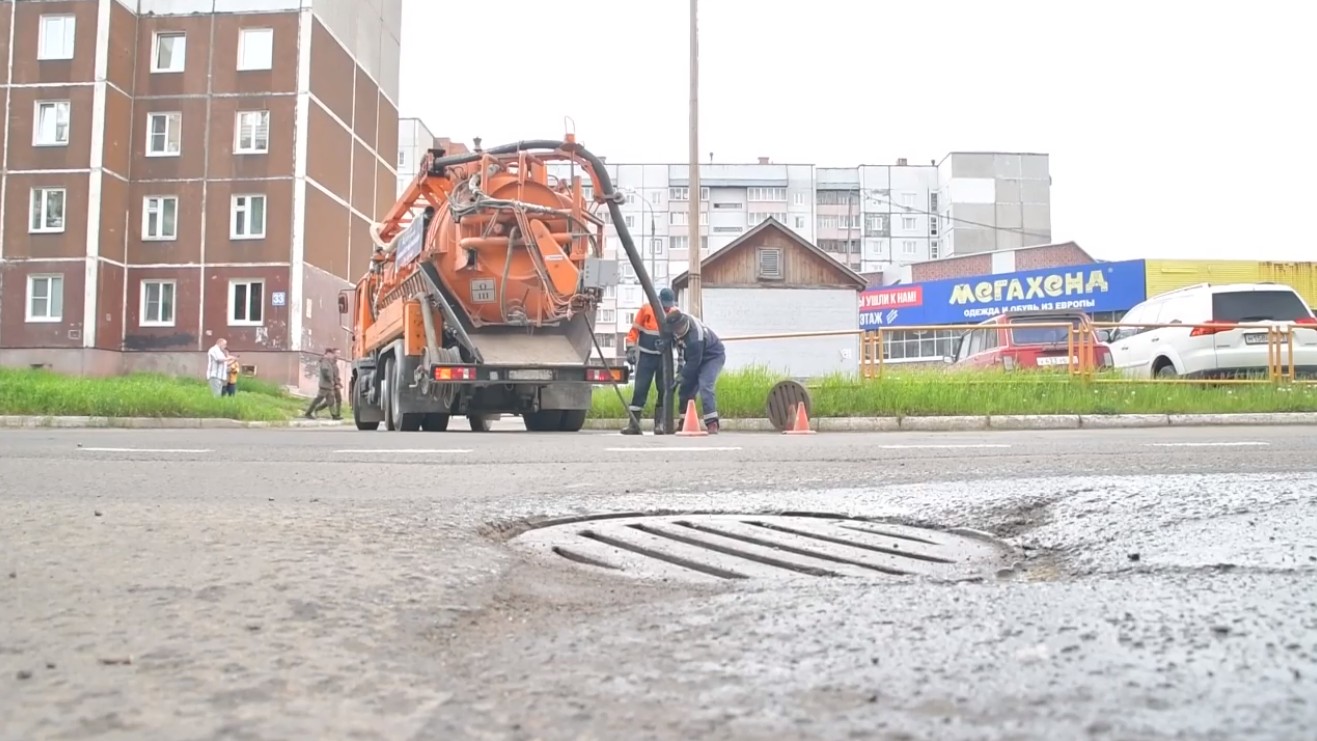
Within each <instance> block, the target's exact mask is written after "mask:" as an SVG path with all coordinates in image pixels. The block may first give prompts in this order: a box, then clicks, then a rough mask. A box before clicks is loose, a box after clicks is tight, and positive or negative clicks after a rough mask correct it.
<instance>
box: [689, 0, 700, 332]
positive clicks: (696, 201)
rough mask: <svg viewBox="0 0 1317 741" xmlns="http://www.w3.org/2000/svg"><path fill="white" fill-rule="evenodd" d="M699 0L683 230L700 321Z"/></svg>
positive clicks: (694, 14)
mask: <svg viewBox="0 0 1317 741" xmlns="http://www.w3.org/2000/svg"><path fill="white" fill-rule="evenodd" d="M698 18H699V0H691V17H690V36H691V38H690V73H691V81H690V84H691V101H690V106H691V107H690V155H689V159H690V177H689V181H690V215H689V217H688V219H689V220H690V225H689V226H688V227H686V230H687V232H688V233H689V234H690V236H689V237H688V240H687V241H688V242H689V243H690V269H689V271H688V272H687V278H688V281H687V284H686V285H687V286H688V288H687V290H688V291H689V292H690V298H689V300H688V301H687V310H688V311H689V312H690V314H691V316H694V317H695V318H697V319H698V318H701V310H702V308H703V302H702V301H701V298H700V292H701V288H702V281H701V280H700V259H701V257H702V255H701V254H700V247H701V246H702V243H703V241H704V240H703V239H702V234H701V230H700V33H699V24H698Z"/></svg>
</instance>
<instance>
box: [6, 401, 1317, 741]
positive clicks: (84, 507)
mask: <svg viewBox="0 0 1317 741" xmlns="http://www.w3.org/2000/svg"><path fill="white" fill-rule="evenodd" d="M502 427H508V425H502ZM380 451H387V452H380ZM0 482H3V483H0V626H2V628H0V738H4V739H25V740H26V739H44V738H59V739H80V738H97V739H102V738H104V739H141V738H152V739H157V738H159V739H220V738H225V739H229V738H231V739H289V738H316V739H413V738H415V739H444V740H447V739H528V740H529V739H628V740H629V739H704V738H709V739H774V740H775V741H776V740H780V739H816V738H817V739H845V738H864V739H917V738H938V739H1071V738H1074V739H1080V738H1103V739H1106V738H1110V739H1162V738H1193V739H1218V738H1219V739H1239V738H1249V739H1297V738H1310V737H1311V733H1312V728H1313V727H1314V724H1317V578H1315V577H1317V435H1314V434H1313V431H1312V430H1311V429H1310V428H1301V427H1290V428H1262V427H1252V428H1249V427H1243V428H1220V429H1210V428H1182V429H1156V430H1109V431H1096V430H1092V431H1049V432H1032V433H1023V432H1021V433H1011V432H987V433H964V434H962V433H930V434H898V433H880V434H831V435H829V434H819V435H814V436H810V437H790V436H781V435H765V434H751V433H746V434H735V433H727V434H723V435H720V436H718V437H713V438H702V439H682V438H653V437H648V436H647V437H644V438H625V437H622V436H619V435H617V434H610V433H581V434H578V435H554V434H529V433H525V432H520V431H516V432H504V431H495V432H493V433H489V434H483V435H481V434H474V433H469V432H451V433H415V434H396V433H377V434H366V433H358V432H355V431H350V430H336V429H327V430H222V431H221V430H215V431H202V430H136V431H128V430H18V431H0ZM660 510H662V511H687V510H699V511H726V512H755V513H770V512H778V511H793V510H795V511H815V512H829V513H837V514H843V515H848V516H854V517H873V518H881V519H888V520H892V521H898V522H903V523H908V524H933V525H939V526H946V527H972V528H977V529H981V530H986V531H988V532H991V533H994V534H996V535H998V536H1000V537H1002V538H1004V539H1006V540H1007V541H1008V542H1010V543H1011V544H1012V545H1014V546H1015V547H1016V548H1017V549H1019V553H1020V554H1021V555H1020V558H1019V562H1018V563H1017V564H1016V567H1015V568H1014V569H1008V570H1004V571H1002V572H999V573H998V574H995V575H994V576H993V577H992V578H990V579H985V580H982V581H978V582H969V583H956V584H934V583H928V582H922V581H919V580H902V579H893V580H891V581H890V582H887V581H883V580H854V579H803V580H802V579H796V580H793V581H790V582H782V583H777V582H771V581H762V580H748V581H741V582H737V583H730V582H729V583H717V584H713V585H696V584H684V583H663V582H647V581H638V580H635V579H631V578H626V577H618V576H615V575H612V574H608V573H601V572H598V571H595V570H592V569H588V568H585V567H580V566H575V565H571V564H568V563H566V562H558V561H549V560H534V559H531V558H528V557H527V556H526V555H525V554H524V553H522V552H520V551H518V550H515V549H511V548H509V547H508V546H507V545H506V543H504V542H503V541H504V539H505V538H507V537H509V536H511V535H512V534H514V533H516V532H518V530H519V528H521V527H523V526H524V523H525V522H526V521H528V520H535V519H541V518H551V517H562V516H573V515H585V514H592V513H622V512H649V511H660Z"/></svg>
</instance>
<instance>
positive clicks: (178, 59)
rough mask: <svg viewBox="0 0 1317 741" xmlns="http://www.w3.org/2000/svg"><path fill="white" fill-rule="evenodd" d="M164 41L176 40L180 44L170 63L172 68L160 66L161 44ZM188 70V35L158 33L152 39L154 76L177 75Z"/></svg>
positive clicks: (180, 32) (177, 44)
mask: <svg viewBox="0 0 1317 741" xmlns="http://www.w3.org/2000/svg"><path fill="white" fill-rule="evenodd" d="M163 39H175V40H177V41H179V42H180V43H176V44H175V45H174V46H175V47H176V48H175V49H174V52H176V54H175V56H174V57H172V58H171V59H170V60H169V61H170V62H171V64H172V65H175V66H170V67H161V66H160V42H161V40H163ZM186 68H187V34H186V33H184V32H182V31H156V32H155V35H154V36H153V37H152V39H151V72H152V74H176V73H179V72H182V71H183V70H185V69H186Z"/></svg>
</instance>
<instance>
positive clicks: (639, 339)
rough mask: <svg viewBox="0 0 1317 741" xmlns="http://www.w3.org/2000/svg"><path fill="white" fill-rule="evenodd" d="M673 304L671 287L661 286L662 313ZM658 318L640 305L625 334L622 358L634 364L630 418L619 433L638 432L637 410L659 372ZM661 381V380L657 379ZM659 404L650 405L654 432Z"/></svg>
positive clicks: (660, 429)
mask: <svg viewBox="0 0 1317 741" xmlns="http://www.w3.org/2000/svg"><path fill="white" fill-rule="evenodd" d="M676 303H677V297H676V296H675V295H674V294H673V293H672V289H671V288H664V289H663V290H661V291H659V305H660V306H662V307H663V310H664V311H665V312H670V311H672V310H673V308H674V305H675V304H676ZM660 321H662V320H660V319H659V318H658V317H656V316H654V309H653V308H652V307H651V306H650V305H649V304H644V305H642V306H641V307H640V311H638V312H636V321H635V322H634V323H633V324H632V325H631V331H630V332H628V333H627V336H626V361H627V362H628V363H630V364H631V365H632V366H634V367H635V376H634V379H635V384H636V385H635V390H634V391H633V392H632V394H631V405H630V406H629V407H628V409H629V410H630V414H628V415H627V416H629V417H630V420H629V421H628V422H627V426H626V427H625V428H624V429H623V430H622V434H623V435H639V434H641V433H640V413H641V411H642V410H644V408H645V401H646V400H647V399H648V397H649V387H650V386H651V385H652V384H653V383H654V378H655V376H657V375H660V373H659V371H660V369H661V368H662V359H663V356H662V355H661V353H662V350H663V346H662V340H661V339H660V335H659V327H660V325H659V322H660ZM660 383H661V382H660ZM657 390H658V391H659V394H658V397H659V399H662V398H663V393H662V389H657ZM662 411H663V409H662V407H661V406H660V405H658V404H655V405H654V433H655V434H662V433H663V432H664V430H663V425H661V424H660V421H661V420H662V418H663V415H662V414H661V412H662Z"/></svg>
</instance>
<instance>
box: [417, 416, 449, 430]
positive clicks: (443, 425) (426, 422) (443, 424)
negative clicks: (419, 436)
mask: <svg viewBox="0 0 1317 741" xmlns="http://www.w3.org/2000/svg"><path fill="white" fill-rule="evenodd" d="M421 429H422V430H425V431H426V432H443V431H444V430H447V429H448V415H447V414H439V413H431V414H427V415H425V417H424V418H423V419H422V420H421Z"/></svg>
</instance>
